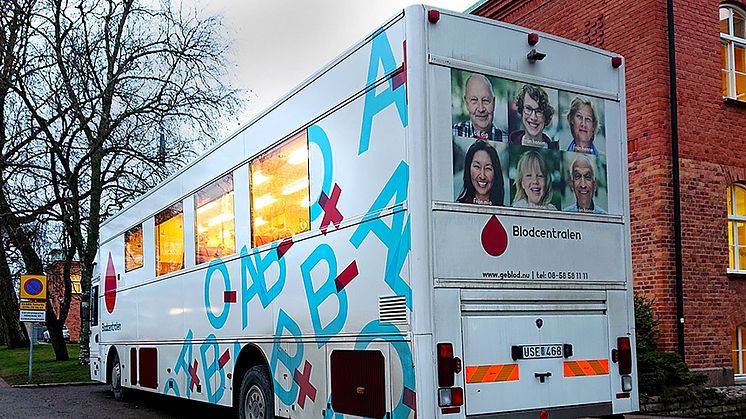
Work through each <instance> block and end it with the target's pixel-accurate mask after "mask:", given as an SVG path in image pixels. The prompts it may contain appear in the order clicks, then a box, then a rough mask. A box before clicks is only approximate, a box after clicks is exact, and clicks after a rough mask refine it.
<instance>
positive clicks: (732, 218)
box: [728, 182, 746, 274]
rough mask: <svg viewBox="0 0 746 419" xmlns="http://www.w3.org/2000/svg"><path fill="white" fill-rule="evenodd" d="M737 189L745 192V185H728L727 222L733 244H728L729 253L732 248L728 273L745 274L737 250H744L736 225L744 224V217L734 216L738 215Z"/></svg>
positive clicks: (745, 242) (744, 239)
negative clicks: (731, 264)
mask: <svg viewBox="0 0 746 419" xmlns="http://www.w3.org/2000/svg"><path fill="white" fill-rule="evenodd" d="M738 188H741V189H743V190H745V191H746V185H744V184H741V183H738V182H734V183H731V185H730V202H731V205H730V207H729V208H728V221H729V222H730V223H729V224H731V226H730V228H731V229H732V231H731V234H733V243H730V242H729V243H728V247H729V249H728V250H729V251H730V246H731V245H732V246H733V267H732V268H731V266H730V261H729V262H728V273H741V274H744V273H746V266H740V258H739V253H738V249H739V248H746V237H740V238H739V237H738V224H737V223H739V222H741V223H746V216H743V215H736V214H738V208H736V206H737V205H738V204H737V202H736V190H737V189H738Z"/></svg>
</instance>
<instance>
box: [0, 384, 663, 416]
mask: <svg viewBox="0 0 746 419" xmlns="http://www.w3.org/2000/svg"><path fill="white" fill-rule="evenodd" d="M213 417H221V418H231V417H235V413H234V411H233V410H232V409H228V408H225V407H220V406H212V405H208V404H206V403H200V402H192V401H187V400H181V399H176V398H174V397H165V396H161V395H157V394H151V393H144V392H135V393H133V394H132V395H131V396H130V398H129V401H127V402H124V403H119V402H117V401H116V400H114V396H112V394H111V392H110V391H109V387H108V386H106V385H68V386H47V387H13V388H0V419H28V418H35V419H36V418H38V419H47V418H48V419H60V418H76V419H88V418H91V419H94V418H95V419H99V418H101V419H106V418H112V419H113V418H125V419H127V418H133V419H134V418H138V419H139V418H144V419H149V418H213ZM625 418H626V419H652V418H653V417H652V416H642V415H640V416H638V415H625ZM655 419H664V418H662V417H660V416H659V417H656V418H655Z"/></svg>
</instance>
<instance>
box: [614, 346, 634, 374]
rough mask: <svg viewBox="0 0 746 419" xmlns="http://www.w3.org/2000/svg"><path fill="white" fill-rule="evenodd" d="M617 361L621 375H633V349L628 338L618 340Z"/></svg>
mask: <svg viewBox="0 0 746 419" xmlns="http://www.w3.org/2000/svg"><path fill="white" fill-rule="evenodd" d="M616 346H617V359H618V360H619V374H631V373H632V347H631V345H630V340H629V338H628V337H622V338H617V340H616Z"/></svg>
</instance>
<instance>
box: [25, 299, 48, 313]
mask: <svg viewBox="0 0 746 419" xmlns="http://www.w3.org/2000/svg"><path fill="white" fill-rule="evenodd" d="M20 308H21V310H34V311H45V310H46V309H47V302H46V301H21V307H20Z"/></svg>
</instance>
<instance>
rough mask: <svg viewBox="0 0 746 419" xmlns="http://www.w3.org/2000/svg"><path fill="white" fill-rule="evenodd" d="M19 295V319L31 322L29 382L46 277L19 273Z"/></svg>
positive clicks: (42, 314) (42, 315) (42, 313)
mask: <svg viewBox="0 0 746 419" xmlns="http://www.w3.org/2000/svg"><path fill="white" fill-rule="evenodd" d="M20 297H21V298H20V300H21V302H20V304H19V308H20V310H21V318H20V320H21V321H22V322H29V323H31V336H29V350H28V381H29V382H31V372H32V371H33V362H34V336H35V333H34V332H35V331H36V323H37V322H43V321H44V319H45V314H46V311H47V277H46V276H44V275H21V293H20Z"/></svg>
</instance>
